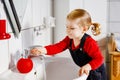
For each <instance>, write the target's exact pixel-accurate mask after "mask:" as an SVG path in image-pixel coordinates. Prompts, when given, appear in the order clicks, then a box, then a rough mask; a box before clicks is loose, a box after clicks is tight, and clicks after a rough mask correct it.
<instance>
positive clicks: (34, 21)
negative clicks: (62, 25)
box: [0, 0, 52, 73]
mask: <svg viewBox="0 0 120 80" xmlns="http://www.w3.org/2000/svg"><path fill="white" fill-rule="evenodd" d="M13 1H15V2H16V4H17V6H18V7H17V9H18V14H19V15H18V17H19V18H20V22H21V25H22V31H21V32H20V34H19V37H18V38H16V37H14V35H13V33H12V30H11V27H10V25H9V22H8V21H7V19H6V15H5V12H4V10H3V5H2V3H1V2H0V19H6V22H7V23H6V25H7V30H6V31H7V32H9V33H10V35H11V38H10V39H9V40H0V55H1V56H0V64H1V65H0V73H2V72H4V71H6V70H7V69H8V68H9V67H12V66H14V65H15V64H16V62H17V60H18V59H19V58H20V56H21V53H24V49H26V48H28V47H30V46H33V45H41V46H44V45H47V44H51V43H52V28H49V27H47V26H46V24H45V23H44V19H45V18H49V17H51V16H52V8H51V7H52V0H26V1H24V0H19V1H21V2H27V4H26V6H25V9H24V10H25V11H24V13H23V14H24V15H23V14H22V9H21V8H20V7H23V6H21V5H22V4H20V2H19V1H18V0H13ZM17 1H18V2H17ZM20 12H21V13H20ZM13 61H14V62H13Z"/></svg>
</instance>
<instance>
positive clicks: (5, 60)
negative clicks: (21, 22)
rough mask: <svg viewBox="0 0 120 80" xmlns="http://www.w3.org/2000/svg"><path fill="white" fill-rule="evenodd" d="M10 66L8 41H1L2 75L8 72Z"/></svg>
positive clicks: (0, 71) (0, 64)
mask: <svg viewBox="0 0 120 80" xmlns="http://www.w3.org/2000/svg"><path fill="white" fill-rule="evenodd" d="M8 66H9V54H8V41H7V40H0V73H2V72H4V71H6V70H7V69H8Z"/></svg>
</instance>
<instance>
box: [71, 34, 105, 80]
mask: <svg viewBox="0 0 120 80" xmlns="http://www.w3.org/2000/svg"><path fill="white" fill-rule="evenodd" d="M88 36H89V35H88V34H84V36H83V37H82V39H81V43H80V45H79V49H76V50H74V51H73V50H72V49H71V48H72V39H71V40H70V47H69V51H70V54H71V56H72V58H73V61H74V62H75V63H76V64H77V65H78V66H80V67H82V66H84V65H85V64H87V63H89V62H90V61H91V60H92V58H91V57H90V56H89V55H88V54H87V53H86V52H85V51H84V49H83V47H84V43H85V40H86V38H87V37H88ZM87 80H107V76H106V71H105V66H104V64H102V65H101V66H100V67H99V68H98V69H96V70H91V71H90V74H89V76H88V78H87Z"/></svg>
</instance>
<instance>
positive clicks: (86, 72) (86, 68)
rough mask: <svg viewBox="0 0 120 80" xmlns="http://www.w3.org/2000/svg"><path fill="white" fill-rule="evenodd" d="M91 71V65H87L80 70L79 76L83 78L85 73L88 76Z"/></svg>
mask: <svg viewBox="0 0 120 80" xmlns="http://www.w3.org/2000/svg"><path fill="white" fill-rule="evenodd" d="M90 70H91V66H90V64H86V65H84V66H82V67H81V68H80V70H79V76H81V75H82V74H83V73H85V74H86V75H89V72H90Z"/></svg>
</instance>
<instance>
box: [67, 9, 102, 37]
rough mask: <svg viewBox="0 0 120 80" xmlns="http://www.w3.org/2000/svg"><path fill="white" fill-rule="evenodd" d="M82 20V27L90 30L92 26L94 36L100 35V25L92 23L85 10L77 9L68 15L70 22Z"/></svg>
mask: <svg viewBox="0 0 120 80" xmlns="http://www.w3.org/2000/svg"><path fill="white" fill-rule="evenodd" d="M78 18H80V22H79V24H80V26H83V27H87V28H88V29H89V28H90V26H92V28H91V30H92V33H93V35H95V36H97V35H99V34H100V24H99V23H92V20H91V16H90V14H89V13H88V12H87V11H86V10H84V9H75V10H73V11H71V12H70V13H69V14H68V15H67V19H68V20H74V19H78Z"/></svg>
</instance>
